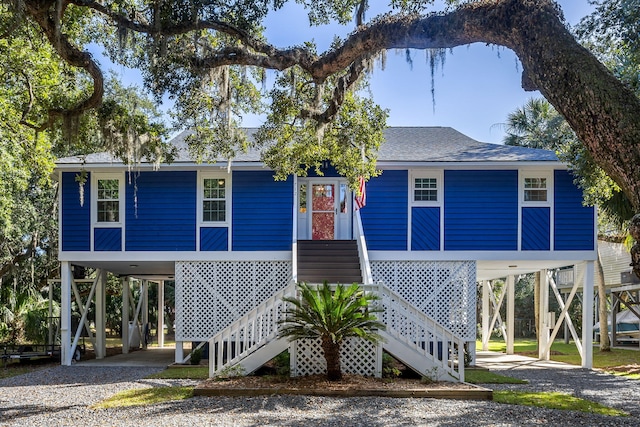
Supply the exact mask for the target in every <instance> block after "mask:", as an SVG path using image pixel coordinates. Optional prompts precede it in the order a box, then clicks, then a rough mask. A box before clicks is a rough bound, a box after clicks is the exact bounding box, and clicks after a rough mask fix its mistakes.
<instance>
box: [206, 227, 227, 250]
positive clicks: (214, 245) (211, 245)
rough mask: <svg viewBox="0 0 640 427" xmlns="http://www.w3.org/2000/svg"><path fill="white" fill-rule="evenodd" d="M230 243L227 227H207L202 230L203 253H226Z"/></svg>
mask: <svg viewBox="0 0 640 427" xmlns="http://www.w3.org/2000/svg"><path fill="white" fill-rule="evenodd" d="M228 242H229V232H228V229H227V227H207V228H204V227H203V228H201V229H200V250H201V251H226V250H227V248H228V246H229V245H228Z"/></svg>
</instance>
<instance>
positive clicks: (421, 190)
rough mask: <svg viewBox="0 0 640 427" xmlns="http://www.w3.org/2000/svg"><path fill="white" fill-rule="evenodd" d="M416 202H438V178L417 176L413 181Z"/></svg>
mask: <svg viewBox="0 0 640 427" xmlns="http://www.w3.org/2000/svg"><path fill="white" fill-rule="evenodd" d="M413 200H414V201H415V202H437V201H438V180H437V179H436V178H415V179H414V181H413Z"/></svg>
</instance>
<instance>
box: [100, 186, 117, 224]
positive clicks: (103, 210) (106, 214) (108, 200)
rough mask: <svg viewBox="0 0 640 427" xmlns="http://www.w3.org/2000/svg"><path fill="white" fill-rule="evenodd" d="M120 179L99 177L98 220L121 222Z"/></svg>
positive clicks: (102, 221) (101, 221)
mask: <svg viewBox="0 0 640 427" xmlns="http://www.w3.org/2000/svg"><path fill="white" fill-rule="evenodd" d="M120 196H121V194H120V179H119V178H118V177H104V178H102V177H98V178H97V180H96V222H97V223H103V224H104V223H119V222H120Z"/></svg>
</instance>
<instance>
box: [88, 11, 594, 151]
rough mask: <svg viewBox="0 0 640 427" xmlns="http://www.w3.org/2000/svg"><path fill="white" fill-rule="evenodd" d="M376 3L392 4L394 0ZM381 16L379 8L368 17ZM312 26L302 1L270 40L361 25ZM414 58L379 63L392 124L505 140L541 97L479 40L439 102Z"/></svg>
mask: <svg viewBox="0 0 640 427" xmlns="http://www.w3.org/2000/svg"><path fill="white" fill-rule="evenodd" d="M371 3H372V4H374V3H379V4H383V5H386V4H388V1H377V2H376V1H375V0H374V1H371ZM558 3H559V4H560V6H561V7H562V10H563V12H564V15H565V18H566V20H567V22H568V23H569V24H570V25H575V24H577V23H578V22H579V21H580V19H581V18H582V17H584V16H585V15H587V14H588V13H590V12H591V11H592V10H593V7H592V6H591V5H589V1H588V0H559V1H558ZM438 9H439V8H438ZM381 10H382V11H384V10H386V9H384V8H383V9H381ZM376 14H377V13H376V12H375V11H372V12H370V13H369V14H368V17H373V16H375V15H376ZM307 24H308V20H307V18H306V16H305V15H304V11H302V10H301V9H300V7H299V6H297V5H296V4H287V5H286V6H285V9H283V10H280V11H278V12H277V13H274V14H273V15H272V16H271V17H270V18H269V20H268V22H267V33H266V35H267V39H268V41H269V42H270V43H272V44H273V45H275V46H277V47H280V48H284V47H288V46H292V45H294V44H300V43H302V42H304V41H309V40H313V41H314V42H316V44H317V46H318V50H319V51H320V52H322V51H324V50H326V49H327V47H328V45H329V43H330V42H331V40H332V39H333V36H334V35H335V34H338V35H340V36H345V35H346V34H348V33H349V32H350V31H351V30H352V29H353V26H352V25H350V26H344V27H341V26H338V25H331V26H326V27H314V28H311V29H310V28H309V27H308V25H307ZM412 58H413V64H412V65H411V66H410V65H409V64H408V63H407V62H406V60H405V52H404V51H400V52H394V51H389V52H388V53H387V61H386V67H385V69H384V70H382V69H380V68H378V69H376V70H375V72H374V73H373V78H372V80H371V90H372V93H373V98H374V100H375V101H376V102H377V103H378V104H380V105H381V106H382V107H383V108H387V109H389V119H388V121H387V124H388V125H389V126H450V127H453V128H455V129H457V130H458V131H460V132H462V133H464V134H466V135H468V136H470V137H472V138H474V139H477V140H479V141H484V142H495V143H501V142H502V139H503V137H504V130H503V129H502V127H501V126H500V124H501V123H504V122H505V121H506V118H507V115H508V114H509V113H510V112H512V111H514V110H515V109H516V108H519V107H521V106H522V105H524V104H525V103H526V101H527V100H528V99H529V98H531V97H539V96H541V95H540V94H539V93H538V92H525V91H524V90H523V89H522V87H521V85H520V79H521V74H522V67H521V66H520V63H519V61H518V60H517V58H516V56H515V55H514V54H513V52H511V51H510V50H506V49H503V48H499V47H496V46H486V45H484V44H479V43H476V44H473V45H470V46H460V47H457V48H455V49H453V50H452V51H451V52H450V53H447V56H446V62H445V65H444V67H443V68H439V69H438V70H437V71H436V74H435V82H434V83H435V84H434V90H435V106H434V102H433V98H432V96H431V69H430V67H429V65H428V62H427V58H426V55H425V52H423V51H413V52H412ZM100 62H101V63H103V64H105V65H106V64H108V63H109V61H108V60H107V59H106V58H101V59H100ZM114 69H115V70H116V72H118V73H119V74H120V75H123V76H125V78H124V80H125V82H126V83H128V84H132V83H133V84H140V82H141V79H140V77H139V73H137V72H136V71H132V70H124V69H123V68H122V67H119V66H114ZM165 99H166V97H165ZM163 108H164V109H167V108H170V106H169V105H164V106H163ZM262 121H263V118H262V117H255V116H251V117H245V118H244V121H243V126H247V127H252V126H259V125H260V124H261V123H262Z"/></svg>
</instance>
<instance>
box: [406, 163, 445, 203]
mask: <svg viewBox="0 0 640 427" xmlns="http://www.w3.org/2000/svg"><path fill="white" fill-rule="evenodd" d="M443 177H444V173H443V171H442V170H437V171H434V170H423V171H421V170H412V171H411V173H410V174H409V205H410V206H432V207H442V206H443V204H444V185H443V184H444V178H443ZM416 178H435V179H436V191H437V193H438V200H435V201H431V200H418V201H416V200H415V199H414V197H415V194H414V191H415V180H416Z"/></svg>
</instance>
